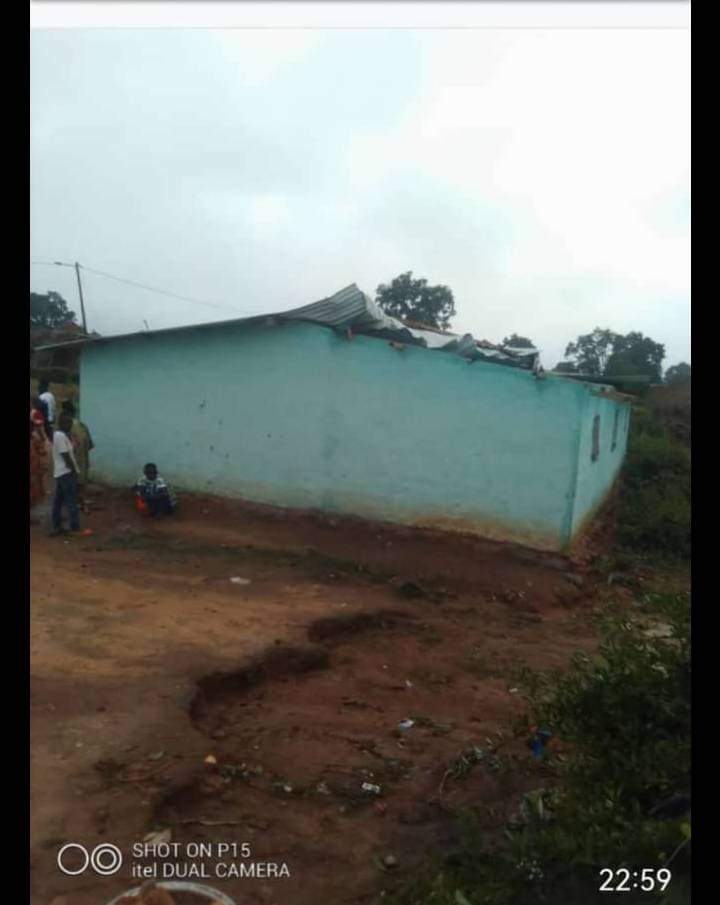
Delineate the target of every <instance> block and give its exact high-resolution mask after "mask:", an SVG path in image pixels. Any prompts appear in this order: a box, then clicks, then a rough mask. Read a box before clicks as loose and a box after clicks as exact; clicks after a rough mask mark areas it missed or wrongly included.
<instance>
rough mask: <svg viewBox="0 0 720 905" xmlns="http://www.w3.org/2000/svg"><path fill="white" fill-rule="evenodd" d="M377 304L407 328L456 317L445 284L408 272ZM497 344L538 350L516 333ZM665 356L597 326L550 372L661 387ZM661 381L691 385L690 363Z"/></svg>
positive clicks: (444, 325)
mask: <svg viewBox="0 0 720 905" xmlns="http://www.w3.org/2000/svg"><path fill="white" fill-rule="evenodd" d="M375 300H376V302H377V304H378V305H379V306H380V308H381V309H382V310H383V311H384V312H385V313H386V314H389V315H390V316H392V317H397V318H399V319H400V320H403V321H405V322H406V323H408V324H409V325H411V326H412V325H417V326H425V327H430V328H433V329H436V330H437V329H439V330H449V329H450V326H451V319H452V318H453V317H455V315H456V314H457V311H456V308H455V299H454V296H453V293H452V290H451V289H450V287H449V286H444V285H438V286H429V285H428V281H427V280H425V279H413V275H412V271H408V272H407V273H402V274H400V276H398V277H395V279H394V280H392V281H391V282H390V283H381V284H380V285H379V286H378V288H377V292H376V299H375ZM500 345H503V346H507V347H510V348H515V349H534V348H536V346H535V343H534V342H533V341H532V340H531V339H530V338H529V337H527V336H519V335H518V334H517V333H513V334H512V335H510V336H506V337H505V338H504V339H503V341H502V343H500ZM664 358H665V346H664V345H663V344H662V343H658V342H655V341H654V340H653V339H651V338H650V337H649V336H644V335H643V334H642V333H639V332H636V331H631V332H630V333H627V334H625V335H623V334H621V333H615V332H614V331H612V330H610V329H607V328H605V329H603V328H601V327H596V328H595V329H594V330H593V331H592V332H590V333H586V334H584V335H582V336H578V338H577V339H576V340H575V341H574V342H570V343H568V344H567V347H566V349H565V359H564V360H563V361H560V362H558V363H557V365H556V366H555V368H554V369H553V370H554V371H555V372H556V373H560V374H563V373H564V374H584V375H587V376H589V377H609V378H619V377H629V376H642V377H647V378H649V380H650V381H651V382H652V383H660V381H661V380H662V379H663V375H662V362H663V359H664ZM664 379H665V383H668V384H675V383H680V382H686V381H689V380H690V365H689V364H688V363H686V362H680V364H677V365H673V366H672V367H670V368H668V369H667V371H666V373H665V378H664Z"/></svg>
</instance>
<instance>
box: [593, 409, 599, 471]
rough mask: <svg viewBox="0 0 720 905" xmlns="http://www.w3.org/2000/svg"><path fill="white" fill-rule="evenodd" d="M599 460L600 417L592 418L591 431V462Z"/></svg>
mask: <svg viewBox="0 0 720 905" xmlns="http://www.w3.org/2000/svg"><path fill="white" fill-rule="evenodd" d="M599 458H600V415H595V417H594V418H593V429H592V461H593V462H597V460H598V459H599Z"/></svg>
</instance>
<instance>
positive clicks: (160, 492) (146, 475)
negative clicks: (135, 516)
mask: <svg viewBox="0 0 720 905" xmlns="http://www.w3.org/2000/svg"><path fill="white" fill-rule="evenodd" d="M133 490H134V491H135V493H136V494H137V497H138V499H139V500H140V501H141V502H142V503H143V504H144V505H145V506H146V507H147V510H148V512H149V513H150V515H152V516H155V515H172V513H173V512H175V510H176V509H177V506H178V501H177V496H176V495H175V492H174V491H173V489H172V487H170V485H169V484H168V483H167V482H166V481H164V480H163V479H162V478H161V477H160V475H159V474H158V470H157V465H155V463H154V462H148V463H147V465H146V466H145V467H144V468H143V474H142V477H141V478H140V479H139V480H138V481H136V482H135V484H134V485H133Z"/></svg>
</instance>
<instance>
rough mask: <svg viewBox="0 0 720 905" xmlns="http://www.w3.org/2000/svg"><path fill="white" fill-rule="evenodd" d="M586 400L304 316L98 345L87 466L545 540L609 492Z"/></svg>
mask: <svg viewBox="0 0 720 905" xmlns="http://www.w3.org/2000/svg"><path fill="white" fill-rule="evenodd" d="M588 398H589V393H588V389H587V387H585V386H584V385H582V384H578V383H574V382H572V381H570V380H563V379H561V378H555V377H552V376H551V377H548V378H547V379H545V380H536V379H535V378H534V377H533V376H532V375H531V374H529V373H527V372H526V371H521V370H517V369H513V368H508V367H503V366H500V365H493V364H489V363H486V362H474V363H473V364H469V363H468V362H467V361H466V360H464V359H462V358H460V357H458V356H455V355H452V354H449V353H445V352H437V351H430V350H427V349H424V348H420V347H417V346H407V347H405V349H404V350H403V351H398V350H396V349H393V348H392V347H391V346H390V345H389V344H388V343H387V342H386V341H383V340H381V339H378V338H372V337H363V336H356V337H355V338H353V339H352V340H348V339H347V338H346V337H344V336H339V335H337V334H336V333H334V332H333V331H332V330H330V329H328V328H326V327H321V326H317V325H312V324H305V323H297V322H295V323H285V324H281V325H279V326H270V325H266V324H262V325H257V324H255V325H247V324H245V325H243V324H239V325H232V326H230V327H227V326H224V327H222V328H202V329H197V330H188V331H183V332H175V333H167V334H151V333H149V334H148V335H147V336H143V335H141V336H137V337H132V338H128V339H121V340H116V341H114V342H109V343H98V344H92V345H89V346H87V347H86V348H85V350H84V352H83V358H82V364H81V406H82V417H83V420H85V421H86V422H87V424H88V425H89V427H90V429H91V431H92V434H93V439H94V441H95V444H96V449H95V450H94V451H93V454H92V475H93V477H94V478H95V479H98V480H105V481H108V482H110V483H114V484H128V485H129V484H131V483H132V482H133V481H134V480H135V479H136V478H137V477H138V475H139V474H140V471H141V468H142V465H143V464H144V463H145V462H146V461H155V462H157V464H158V467H159V469H160V472H161V474H163V475H164V476H165V477H166V478H167V479H168V480H169V481H172V482H173V483H174V484H175V485H176V486H177V487H178V488H180V489H182V488H185V489H188V490H195V491H201V492H207V493H217V494H226V495H229V496H237V497H243V498H246V499H249V500H255V501H259V502H266V503H272V504H276V505H280V506H289V507H311V508H319V509H323V510H326V511H331V512H332V511H334V512H346V513H353V514H357V515H361V516H365V517H369V518H377V519H384V520H388V521H394V522H400V523H406V524H422V525H436V526H441V527H447V528H458V529H464V530H471V531H477V532H479V533H482V534H485V535H487V536H491V537H500V538H507V539H515V540H519V541H524V542H526V543H529V544H532V545H535V546H539V547H545V548H551V549H554V548H559V547H562V546H563V545H564V544H565V543H566V542H567V540H568V538H569V535H570V531H571V529H572V528H573V526H574V525H575V524H576V523H577V518H576V513H580V511H581V507H582V506H584V505H586V504H587V503H588V501H590V500H594V499H595V496H594V494H595V492H596V491H598V492H600V493H601V492H602V486H601V485H602V481H603V477H602V475H605V473H606V470H605V469H604V468H603V471H602V474H601V472H600V469H595V470H594V471H592V472H590V477H591V478H592V480H591V479H588V478H587V476H586V475H585V469H584V467H583V463H582V462H580V464H579V460H578V453H580V458H582V445H583V442H584V437H585V433H587V431H586V430H585V428H584V427H583V428H582V430H579V427H580V426H581V424H582V422H583V421H584V420H585V419H586V418H587V416H588V413H587V412H585V409H586V407H587V405H588ZM610 404H611V405H614V403H610ZM588 430H589V428H588ZM576 477H578V478H579V479H580V484H581V486H582V494H578V493H575V482H576Z"/></svg>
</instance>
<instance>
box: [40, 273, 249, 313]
mask: <svg viewBox="0 0 720 905" xmlns="http://www.w3.org/2000/svg"><path fill="white" fill-rule="evenodd" d="M30 263H31V264H36V265H38V266H41V267H47V266H49V267H52V266H54V265H55V262H54V261H31V262H30ZM80 267H81V268H82V270H86V271H87V272H88V273H93V274H96V275H97V276H101V277H105V278H106V279H109V280H115V281H116V282H118V283H127V284H128V285H129V286H135V287H136V288H138V289H145V290H146V291H148V292H155V293H157V294H158V295H166V296H168V297H169V298H174V299H179V300H180V301H183V302H191V303H192V304H194V305H203V306H204V307H206V308H217V309H219V310H220V311H230V312H232V313H233V314H256V313H257V312H254V311H238V310H237V308H228V307H227V306H226V305H216V304H215V303H213V302H204V301H202V300H201V299H196V298H192V297H191V296H187V295H179V294H178V293H176V292H169V291H168V290H166V289H158V288H157V287H156V286H148V285H147V284H146V283H139V282H137V281H136V280H128V279H126V278H125V277H118V276H115V274H112V273H106V272H105V271H103V270H96V269H95V268H94V267H87V266H86V265H85V264H81V265H80Z"/></svg>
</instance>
